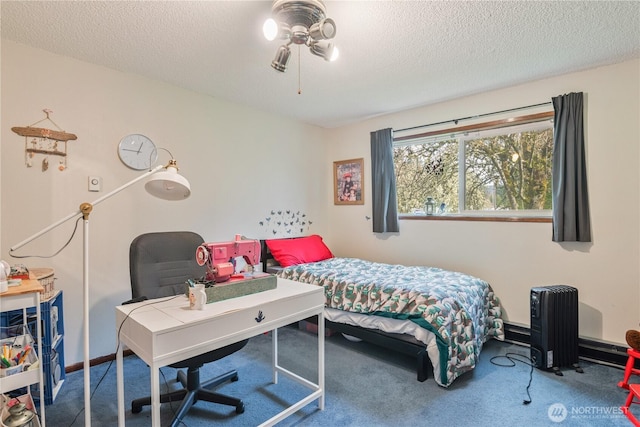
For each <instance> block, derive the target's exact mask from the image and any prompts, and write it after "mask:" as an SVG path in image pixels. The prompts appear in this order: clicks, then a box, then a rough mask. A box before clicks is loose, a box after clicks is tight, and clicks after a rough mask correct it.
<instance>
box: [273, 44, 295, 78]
mask: <svg viewBox="0 0 640 427" xmlns="http://www.w3.org/2000/svg"><path fill="white" fill-rule="evenodd" d="M290 57H291V49H289V46H284V45H283V46H280V47H279V48H278V51H277V52H276V57H275V59H274V60H273V61H272V62H271V66H272V67H273V69H274V70H276V71H280V72H281V73H284V72H285V71H287V63H288V62H289V58H290Z"/></svg>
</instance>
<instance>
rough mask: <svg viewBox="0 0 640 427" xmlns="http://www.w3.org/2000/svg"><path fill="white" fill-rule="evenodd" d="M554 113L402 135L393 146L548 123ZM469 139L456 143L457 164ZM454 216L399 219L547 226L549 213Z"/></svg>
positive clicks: (463, 212) (462, 178)
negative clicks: (536, 223) (521, 223)
mask: <svg viewBox="0 0 640 427" xmlns="http://www.w3.org/2000/svg"><path fill="white" fill-rule="evenodd" d="M553 118H554V111H544V112H541V113H533V114H527V115H524V116H520V117H513V118H506V119H499V120H493V121H490V122H483V123H476V124H472V125H466V126H456V127H452V128H447V129H440V130H435V131H429V132H423V133H419V134H413V135H405V136H400V137H394V139H393V144H394V146H398V145H411V143H409V141H417V140H419V139H426V138H433V137H437V136H440V135H444V134H447V135H451V134H464V133H469V132H482V133H485V132H487V131H490V130H494V129H495V131H496V133H500V132H499V131H500V130H502V129H506V128H509V127H512V126H522V125H526V124H531V123H537V122H544V121H547V120H549V119H551V120H553ZM470 139H473V137H472V136H471V137H468V138H464V139H463V140H462V141H459V142H458V150H459V152H458V164H459V165H460V164H461V165H465V164H466V163H465V162H466V158H465V151H466V150H465V148H466V146H465V142H464V141H465V140H470ZM464 169H465V168H464V167H462V168H460V167H459V168H458V186H459V188H458V200H459V206H464V204H463V201H464V194H465V193H464V191H465V182H466V177H465V170H464ZM459 210H460V212H458V213H448V214H446V215H418V214H410V213H402V214H399V215H398V217H399V219H408V220H444V221H451V220H453V221H496V222H551V220H552V218H551V210H535V211H533V210H526V211H525V210H523V211H517V212H516V211H479V210H464V209H462V210H461V209H459Z"/></svg>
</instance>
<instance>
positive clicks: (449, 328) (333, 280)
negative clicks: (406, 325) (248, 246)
mask: <svg viewBox="0 0 640 427" xmlns="http://www.w3.org/2000/svg"><path fill="white" fill-rule="evenodd" d="M278 275H279V276H280V277H282V278H285V279H291V280H295V281H299V282H304V283H311V284H315V285H319V286H324V288H325V297H326V302H325V305H326V306H327V307H331V308H336V309H339V310H345V311H351V312H355V313H362V314H371V315H378V316H386V317H391V318H395V319H408V320H411V321H413V322H415V323H417V324H418V325H420V326H421V327H423V328H426V329H428V330H429V331H431V332H433V334H434V335H435V337H436V342H437V345H438V352H439V355H440V360H439V361H438V362H439V363H434V367H436V366H439V368H440V369H439V370H440V372H439V373H438V372H435V375H436V382H437V383H438V384H440V385H442V386H445V387H446V386H449V385H450V384H451V383H452V382H453V380H454V379H456V378H457V377H458V376H460V375H461V374H463V373H464V372H467V371H469V370H471V369H473V368H474V367H475V365H476V361H477V359H478V356H479V354H480V350H481V349H482V345H483V343H484V342H485V341H486V340H487V339H488V338H496V339H499V340H503V339H504V327H503V322H502V309H501V307H500V301H499V300H498V298H497V297H496V296H495V295H494V293H493V290H492V289H491V286H490V285H489V284H488V283H487V282H485V281H483V280H480V279H478V278H475V277H472V276H469V275H466V274H463V273H458V272H454V271H447V270H442V269H439V268H434V267H407V266H402V265H389V264H381V263H374V262H370V261H364V260H360V259H355V258H331V259H328V260H324V261H320V262H314V263H309V264H300V265H294V266H291V267H287V268H285V269H283V270H282V271H281V272H280V273H279V274H278ZM438 375H439V377H438Z"/></svg>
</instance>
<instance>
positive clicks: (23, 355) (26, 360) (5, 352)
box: [0, 325, 38, 377]
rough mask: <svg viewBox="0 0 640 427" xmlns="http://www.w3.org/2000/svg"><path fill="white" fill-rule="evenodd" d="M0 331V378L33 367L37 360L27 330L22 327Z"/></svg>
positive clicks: (32, 342)
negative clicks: (0, 337)
mask: <svg viewBox="0 0 640 427" xmlns="http://www.w3.org/2000/svg"><path fill="white" fill-rule="evenodd" d="M1 329H2V330H3V331H2V334H1V335H2V337H3V338H2V339H1V340H0V351H1V353H0V377H8V376H10V375H15V374H18V373H20V372H23V371H26V370H28V369H29V368H30V367H31V366H34V365H35V364H36V362H37V361H38V358H37V356H36V352H35V349H34V345H35V344H34V341H33V337H32V336H31V334H30V333H29V329H28V328H27V327H26V326H24V325H22V326H19V327H10V328H1Z"/></svg>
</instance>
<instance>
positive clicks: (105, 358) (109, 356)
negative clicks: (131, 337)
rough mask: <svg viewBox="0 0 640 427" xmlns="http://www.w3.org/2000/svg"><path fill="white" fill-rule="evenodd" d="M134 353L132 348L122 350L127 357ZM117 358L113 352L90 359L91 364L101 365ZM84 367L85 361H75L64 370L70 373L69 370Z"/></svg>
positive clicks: (72, 370)
mask: <svg viewBox="0 0 640 427" xmlns="http://www.w3.org/2000/svg"><path fill="white" fill-rule="evenodd" d="M132 354H134V353H133V351H132V350H124V351H123V352H122V356H123V357H127V356H130V355H132ZM114 360H116V354H115V353H111V354H107V355H106V356H100V357H96V358H95V359H91V360H90V361H89V366H96V365H101V364H103V363H106V362H111V361H114ZM83 368H84V362H79V363H74V364H73V365H68V366H65V367H64V371H65V372H66V373H67V374H68V373H69V372H75V371H80V370H82V369H83Z"/></svg>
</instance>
